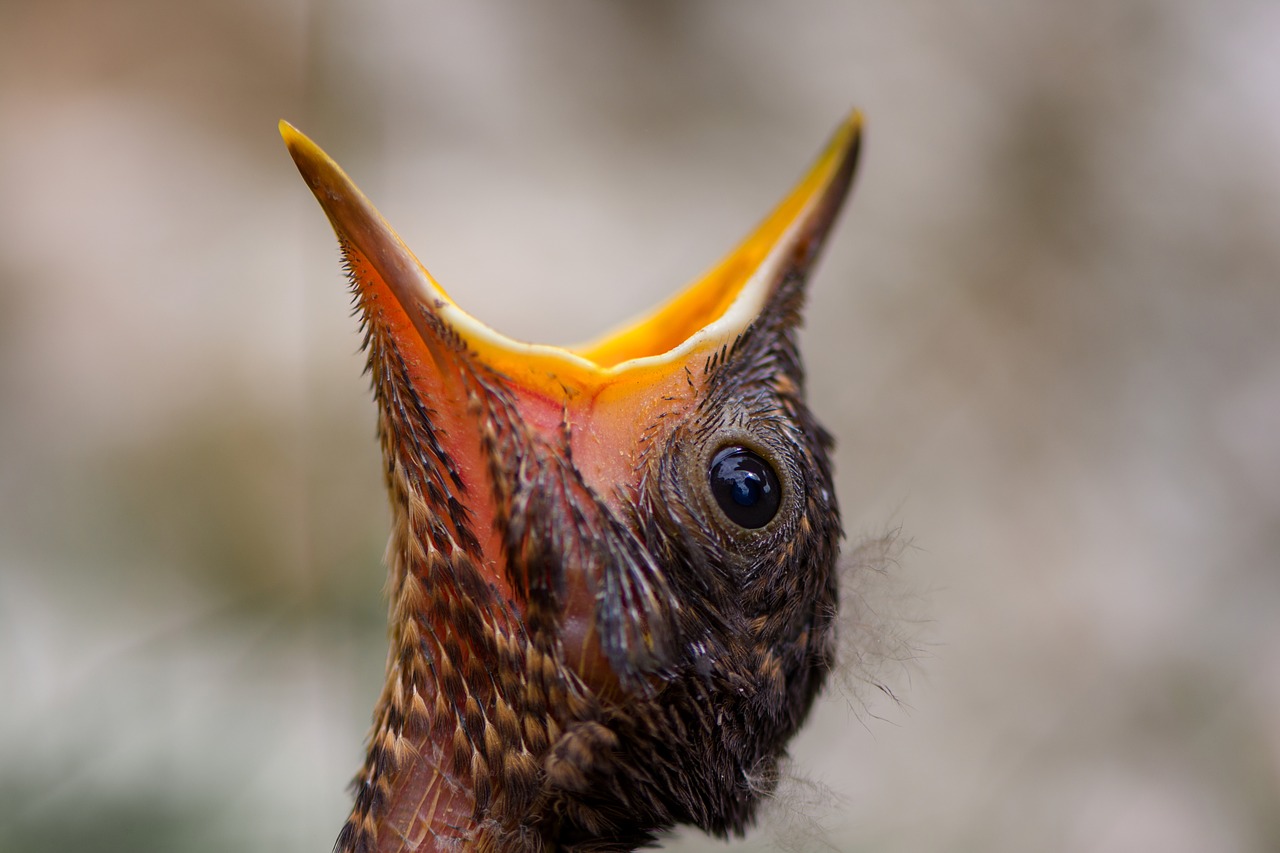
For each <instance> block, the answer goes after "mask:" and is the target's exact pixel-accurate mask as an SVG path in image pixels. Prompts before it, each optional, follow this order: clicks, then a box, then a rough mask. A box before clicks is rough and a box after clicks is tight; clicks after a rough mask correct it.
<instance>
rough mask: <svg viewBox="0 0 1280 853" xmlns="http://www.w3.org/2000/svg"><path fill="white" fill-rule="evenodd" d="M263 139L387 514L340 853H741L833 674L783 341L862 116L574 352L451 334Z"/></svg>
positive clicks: (349, 211)
mask: <svg viewBox="0 0 1280 853" xmlns="http://www.w3.org/2000/svg"><path fill="white" fill-rule="evenodd" d="M282 132H283V134H284V136H285V140H286V142H287V144H288V145H289V148H290V151H291V153H292V154H293V156H294V159H295V161H296V162H297V163H298V166H299V168H300V170H301V171H302V173H303V176H304V177H305V178H306V179H307V181H308V183H309V184H310V186H311V188H312V190H313V191H314V192H315V194H316V197H317V198H318V199H319V200H320V202H321V204H322V205H323V206H324V208H325V210H326V212H327V213H328V215H329V217H330V220H331V221H332V222H333V225H334V228H335V230H336V231H337V234H338V238H339V241H340V243H341V246H342V250H343V255H344V258H345V260H346V264H347V267H348V272H349V273H350V276H351V281H352V288H353V292H354V294H355V300H356V304H357V306H358V308H359V313H360V316H361V318H362V323H363V327H364V331H365V347H366V351H367V353H368V359H369V361H368V364H369V372H370V375H371V377H372V384H373V390H374V398H375V400H376V403H377V409H378V435H379V437H380V440H381V443H382V449H383V459H384V462H385V474H386V480H387V484H388V488H389V493H390V501H391V509H392V518H393V527H392V534H391V541H390V544H389V545H388V549H387V560H388V564H389V568H390V572H391V582H390V599H391V612H390V654H389V657H388V665H387V682H386V686H385V688H384V690H383V692H382V695H381V697H380V698H379V700H378V705H377V709H376V711H375V717H374V728H373V731H372V734H371V735H370V739H369V746H368V754H367V758H366V761H365V765H364V768H363V769H362V770H361V772H360V774H359V776H358V777H357V779H356V803H355V807H354V809H353V811H352V814H351V817H350V818H349V820H348V821H347V823H346V825H345V826H344V828H343V829H342V832H341V835H340V836H339V838H338V841H337V844H336V849H337V850H339V851H342V853H355V851H375V850H376V851H410V850H457V849H473V848H474V849H477V850H485V851H504V853H505V851H550V850H575V851H589V850H592V851H596V850H598V851H612V850H630V849H633V848H635V847H637V846H639V845H642V844H645V843H646V842H649V841H652V840H653V838H654V836H655V833H657V832H660V831H662V830H664V829H667V828H670V827H672V826H674V825H676V824H680V823H690V824H694V825H696V826H699V827H701V828H702V829H704V830H706V831H708V832H711V833H713V834H716V835H720V836H726V835H730V834H733V833H738V832H741V831H742V830H744V828H745V827H747V826H748V825H749V824H750V822H751V820H752V818H753V816H754V814H755V811H756V807H757V805H758V803H759V801H760V799H761V797H762V796H763V795H765V794H767V793H768V792H770V791H771V790H772V789H773V787H774V784H775V781H776V773H777V764H778V760H779V758H780V757H781V756H782V754H783V753H784V751H785V747H786V743H787V741H788V740H789V738H790V737H791V736H792V735H793V734H794V733H795V732H796V730H797V729H798V728H799V726H800V725H801V723H802V722H803V721H804V718H805V716H806V714H807V713H808V711H809V708H810V706H811V704H812V702H813V699H814V697H815V696H816V695H817V693H818V691H819V689H820V688H821V686H822V684H823V681H824V679H825V677H826V675H827V672H828V670H829V669H830V667H831V665H832V656H833V648H834V618H835V612H836V602H837V589H836V576H835V570H834V567H835V561H836V557H837V551H838V543H839V539H840V525H839V512H838V510H837V506H836V500H835V495H834V489H833V484H832V476H831V465H830V461H829V456H828V454H829V451H830V447H831V439H830V437H829V436H828V435H827V433H826V432H825V431H824V430H823V429H822V428H821V427H820V426H819V425H818V424H817V422H816V421H815V420H814V418H813V415H812V414H811V413H810V411H809V409H808V407H807V406H806V404H805V400H804V371H803V368H802V366H801V361H800V356H799V351H798V349H797V344H796V327H797V325H798V323H799V319H800V309H801V305H802V302H803V298H804V286H805V278H806V275H807V273H808V271H809V269H810V267H811V265H812V262H813V260H814V257H815V255H816V254H817V252H818V249H819V248H820V245H821V243H822V241H823V238H824V237H825V235H826V234H827V232H828V230H829V228H830V226H831V224H832V221H833V220H834V218H835V215H836V212H837V210H838V208H839V205H840V203H841V201H842V200H843V198H844V195H845V193H846V191H847V188H848V185H849V181H850V179H851V176H852V173H853V168H854V163H855V159H856V152H857V142H858V133H859V130H858V119H857V117H856V116H854V117H851V118H850V120H849V121H848V122H847V123H846V124H845V125H844V126H843V127H842V128H841V129H840V131H839V132H838V133H837V135H836V137H835V139H834V140H833V142H832V144H831V147H830V148H829V149H828V151H827V152H826V154H825V155H824V156H823V157H822V158H821V159H820V160H819V161H818V163H817V165H816V166H815V167H814V169H813V171H812V172H811V173H810V175H809V176H808V177H807V178H806V179H805V181H803V182H802V183H801V184H800V185H799V186H798V187H797V189H796V190H795V191H794V192H793V193H792V195H791V196H790V197H789V198H788V199H787V200H785V201H784V202H783V204H782V205H781V206H780V207H779V208H778V210H777V211H775V213H774V214H773V216H771V217H770V218H769V219H768V220H766V221H765V223H764V224H763V225H762V226H761V227H760V229H759V230H758V231H757V232H756V233H755V234H754V235H753V236H752V237H751V238H749V239H748V240H747V241H746V242H745V243H744V244H743V245H742V246H741V247H740V248H739V249H738V250H737V251H736V252H735V253H734V254H732V255H731V256H730V257H729V259H727V261H726V263H725V264H723V265H722V266H721V267H720V268H718V269H717V270H716V271H714V272H713V273H712V274H711V275H710V276H708V278H707V279H704V280H703V281H702V282H699V283H698V284H696V285H695V286H694V287H693V288H691V289H690V290H689V291H687V292H686V293H685V294H683V295H682V296H679V297H677V298H676V299H675V300H673V301H672V302H671V303H669V304H668V305H667V306H666V307H664V308H663V309H660V310H659V311H658V312H656V313H655V314H654V315H653V316H651V317H650V318H647V319H645V320H642V321H640V322H639V323H637V324H636V325H635V326H633V327H631V328H630V329H628V330H626V331H624V332H622V333H620V334H619V335H616V336H614V337H611V338H608V339H606V340H604V341H601V342H600V343H598V344H596V345H594V346H592V347H587V348H585V349H583V350H579V351H577V352H575V353H569V352H568V351H565V350H559V349H556V348H551V347H533V346H530V345H525V344H518V343H516V342H513V341H510V340H508V339H506V338H503V337H502V336H500V335H498V334H497V333H494V332H492V331H491V330H488V329H486V328H484V327H483V326H481V325H480V324H479V323H476V322H475V321H474V320H472V319H471V318H469V317H467V316H466V315H465V314H463V313H462V312H461V311H460V310H459V309H457V307H456V306H455V305H453V303H452V301H451V300H450V299H449V298H448V296H447V295H445V293H444V291H443V290H440V289H439V287H438V285H436V284H435V283H434V281H432V280H431V279H430V277H429V275H427V273H426V272H425V270H423V269H422V268H421V266H420V265H418V264H417V261H416V260H415V259H414V258H413V256H412V255H411V254H410V253H409V252H408V250H407V249H405V247H404V246H403V244H402V243H400V242H399V240H398V238H396V237H395V234H394V232H392V231H391V230H390V228H389V227H387V226H386V224H385V223H384V222H383V221H382V220H381V218H380V217H378V215H377V212H376V211H375V210H374V209H373V207H372V205H370V204H369V203H368V201H367V200H366V199H365V198H364V197H363V196H362V195H361V194H360V193H359V190H357V189H356V188H355V187H354V185H353V184H351V183H350V181H349V180H348V179H347V178H346V176H345V175H344V174H343V173H342V172H341V170H340V169H338V168H337V166H336V165H334V164H333V162H332V161H331V160H329V159H328V158H327V157H326V156H325V155H324V154H323V152H321V151H320V150H319V149H318V148H316V147H315V146H314V145H313V144H312V143H310V141H309V140H307V139H306V138H305V137H303V136H302V135H301V134H298V133H297V132H296V131H294V130H293V129H292V128H289V127H288V126H287V125H282Z"/></svg>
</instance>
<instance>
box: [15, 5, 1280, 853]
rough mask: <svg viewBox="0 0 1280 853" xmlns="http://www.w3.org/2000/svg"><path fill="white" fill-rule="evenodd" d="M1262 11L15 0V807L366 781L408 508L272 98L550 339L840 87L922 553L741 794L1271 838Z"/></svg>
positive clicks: (840, 370) (845, 341)
mask: <svg viewBox="0 0 1280 853" xmlns="http://www.w3.org/2000/svg"><path fill="white" fill-rule="evenodd" d="M1277 45H1280V6H1277V4H1275V3H1273V2H1266V0H1224V2H1218V3H1213V4H1209V3H1194V2H1173V0H1121V1H1120V2H1112V1H1111V0H1083V2H1077V3H1070V4H1068V3H1049V2H1040V3H1032V2H1017V0H988V2H977V0H961V2H953V3H943V2H918V3H903V2H891V0H868V2H861V3H836V2H827V3H822V2H790V3H785V4H784V3H773V4H763V3H745V2H730V0H721V2H706V3H702V2H700V3H692V2H686V3H681V2H674V0H670V2H648V3H623V2H604V0H591V2H588V0H580V2H524V3H506V4H504V3H498V2H491V1H490V0H485V1H484V2H474V0H472V2H468V3H453V4H445V3H437V2H423V0H415V2H408V0H383V2H375V3H366V4H360V5H358V4H355V3H352V4H339V3H337V2H334V0H328V2H314V3H306V2H301V0H293V2H275V3H258V2H249V0H233V2H212V0H197V2H186V3H173V2H170V0H119V2H112V3H103V2H96V0H80V1H79V2H70V1H69V0H43V2H39V3H36V2H13V0H8V2H0V195H2V197H3V200H2V201H0V411H2V415H0V452H2V453H3V456H2V457H0V461H2V464H0V849H3V850H5V851H24V852H25V851H69V850H111V851H115V850H120V851H174V850H182V851H223V850H241V851H259V850H260V851H267V850H271V851H294V850H296V851H316V850H326V849H328V848H329V845H330V844H331V843H332V839H333V837H334V834H335V833H336V830H337V828H338V826H339V825H340V822H341V820H342V817H343V816H344V814H345V811H346V808H347V804H348V797H347V794H346V793H345V791H344V785H345V783H346V781H347V779H348V777H349V776H350V774H351V773H353V772H354V770H355V768H356V767H357V765H358V762H359V758H360V750H361V747H360V741H361V738H362V736H363V733H364V729H365V726H366V722H367V720H368V714H369V710H370V707H371V705H372V701H373V698H374V695H375V693H376V690H377V686H378V684H379V681H380V677H381V668H382V663H383V655H384V653H385V647H384V642H385V641H384V634H383V631H384V614H383V604H382V601H381V599H380V597H379V591H380V587H381V584H382V582H383V572H384V570H383V568H382V566H381V564H380V558H381V551H382V544H383V542H384V538H385V525H386V509H385V500H384V497H383V495H382V492H381V483H380V481H379V468H378V463H377V458H376V449H375V445H374V441H373V412H372V407H371V406H370V404H369V402H368V400H367V390H366V383H365V380H364V379H363V378H361V377H360V368H361V360H360V357H359V354H358V352H357V349H358V338H357V335H356V332H355V323H354V321H353V320H352V319H351V318H350V317H349V316H348V305H347V296H346V293H345V290H344V287H343V282H342V280H341V277H340V275H339V272H338V265H337V254H336V250H335V247H334V245H333V240H332V237H331V234H330V233H329V230H328V226H327V224H326V222H325V220H324V218H323V216H322V215H321V212H320V210H319V209H318V208H317V206H316V205H315V202H314V201H313V200H312V199H311V197H310V195H309V193H307V191H306V189H305V187H304V186H303V184H302V182H301V181H300V180H299V179H298V177H297V175H296V173H295V171H294V169H293V166H292V164H291V163H290V162H289V159H288V157H287V156H286V154H285V151H284V149H283V146H282V145H281V144H280V141H279V139H278V137H277V135H276V130H275V122H276V120H277V119H278V118H280V117H286V118H288V119H290V120H292V121H294V122H295V123H296V124H298V125H299V126H300V127H301V128H303V129H304V130H305V131H306V132H308V133H309V134H311V135H312V136H314V137H315V138H316V139H317V140H318V141H319V142H320V143H321V144H322V145H323V146H325V147H326V148H327V149H328V150H329V151H330V152H331V153H333V154H334V155H335V156H336V157H337V158H338V159H339V160H340V161H341V162H342V163H343V164H344V166H345V167H346V168H347V170H348V171H350V172H351V173H352V174H353V175H354V176H355V178H356V179H357V180H358V181H359V183H360V184H361V185H362V186H363V187H364V189H365V190H366V191H367V192H369V193H370V194H371V195H372V196H373V197H374V199H375V200H376V201H377V202H378V203H379V205H380V206H381V208H382V210H383V211H384V213H386V214H387V215H388V217H389V218H390V220H391V221H392V222H393V223H394V224H395V226H396V227H397V228H398V229H399V230H400V231H401V233H402V234H403V235H404V236H405V238H406V240H407V241H408V243H409V244H410V245H411V246H412V247H413V248H414V249H415V250H416V251H417V253H418V254H419V255H420V256H421V257H422V258H423V260H424V261H425V263H426V264H427V265H428V267H429V268H431V269H432V271H433V272H434V273H435V274H436V276H437V277H438V278H439V279H440V280H441V281H442V282H443V283H444V284H445V286H446V287H448V288H449V289H450V291H451V292H452V293H453V294H454V296H455V297H456V298H457V299H458V301H459V302H460V303H461V304H462V305H463V306H464V307H466V308H468V309H469V310H471V311H473V312H474V313H475V314H476V315H478V316H479V317H480V318H482V319H484V320H486V321H488V322H490V323H491V324H492V325H494V326H495V327H497V328H499V329H501V330H503V331H505V332H508V333H510V334H512V335H515V336H518V337H526V338H532V339H536V340H540V341H555V342H570V341H573V340H577V339H581V338H585V337H588V336H591V335H593V334H594V333H596V332H597V331H599V330H601V329H603V328H605V327H607V326H609V325H611V324H613V323H616V322H617V321H619V320H621V319H623V318H624V317H626V316H627V315H629V314H631V313H632V312H634V311H637V310H640V309H642V308H645V307H647V306H649V305H651V304H653V303H655V302H656V301H657V300H659V299H660V298H662V297H663V296H665V295H667V294H668V293H670V292H671V291H673V290H674V289H675V288H677V287H678V286H679V285H680V284H682V283H683V282H684V281H686V280H688V279H690V278H692V277H694V276H695V275H697V274H698V273H699V272H700V271H701V270H702V269H703V268H705V267H706V266H708V265H709V264H710V263H712V262H713V261H714V260H716V259H717V258H718V257H719V255H720V253H721V252H723V251H725V250H727V249H728V248H729V247H730V246H731V245H732V244H733V243H734V242H735V241H736V240H737V239H738V238H739V237H740V236H742V235H743V234H745V233H746V231H747V230H748V229H749V228H750V227H751V226H752V225H753V224H754V222H755V221H756V220H757V219H758V218H759V217H760V216H761V215H763V213H764V212H765V211H766V210H767V209H768V208H769V206H770V205H771V204H772V203H773V202H774V201H775V200H776V199H777V198H779V197H780V196H781V194H782V193H783V192H784V191H785V190H786V189H787V188H788V187H789V186H790V184H791V182H792V180H794V179H795V178H796V177H798V176H799V174H800V173H801V172H802V170H803V168H804V167H805V166H806V165H807V163H808V162H809V159H810V158H811V157H812V155H813V154H814V153H816V151H817V150H818V148H819V147H820V145H821V144H822V142H823V140H824V139H825V138H826V136H827V134H828V133H829V132H830V130H831V129H832V127H833V126H834V125H835V123H836V122H837V121H838V119H839V118H840V117H841V116H842V115H843V114H844V113H845V112H846V110H847V109H848V108H849V107H851V106H855V105H856V106H859V107H861V108H862V109H863V110H864V111H865V113H866V116H867V121H868V137H867V146H866V149H865V158H864V160H863V169H862V173H861V175H860V177H859V179H858V184H857V188H856V191H855V194H854V197H853V199H852V204H851V206H850V207H849V208H848V210H847V212H846V215H845V216H844V218H843V220H842V221H841V223H840V226H839V228H838V231H837V232H836V234H835V236H834V239H833V242H832V245H831V246H830V249H829V252H828V254H827V256H826V258H825V261H824V263H823V265H822V267H821V269H820V271H819V273H818V275H817V277H816V280H815V283H814V287H813V293H812V301H811V304H810V311H809V322H808V327H807V331H806V333H805V338H804V346H805V350H806V353H807V359H808V363H809V367H810V372H811V394H812V397H813V402H814V405H815V407H816V408H817V410H818V411H819V413H820V414H821V415H822V417H823V418H824V419H825V421H826V422H827V424H828V425H829V426H830V427H831V428H832V429H833V431H834V432H835V433H836V434H837V436H838V437H839V440H840V449H839V457H838V464H839V475H840V488H841V495H842V498H843V503H844V507H845V513H846V519H847V528H848V531H849V534H850V545H851V550H852V546H853V545H854V544H855V543H856V542H857V541H859V540H861V539H863V538H865V537H876V536H879V535H880V534H883V533H884V532H885V531H888V530H894V529H900V530H901V533H900V535H899V538H898V546H897V548H896V550H895V551H894V552H893V553H895V554H896V560H895V561H894V562H895V565H896V568H894V569H893V571H891V572H890V573H889V575H888V583H881V582H879V578H880V576H879V575H877V574H875V573H871V572H866V571H865V570H864V571H862V572H861V573H859V572H858V571H853V572H852V573H851V577H852V583H853V584H856V591H857V592H858V593H859V595H858V597H857V598H856V599H855V601H856V603H857V604H858V608H857V611H856V612H855V611H854V610H850V616H851V617H857V616H858V615H859V614H861V615H863V616H865V617H866V619H865V620H863V619H858V618H851V619H850V624H849V625H848V627H847V629H846V638H848V639H850V640H851V641H853V644H854V645H855V647H856V648H857V649H859V650H861V651H862V652H864V653H865V654H864V655H863V657H864V658H865V660H864V662H863V663H862V664H857V663H856V661H853V660H852V657H851V663H850V664H849V665H848V667H847V668H846V671H845V678H844V679H843V683H844V685H845V686H844V688H843V689H834V690H832V691H830V692H829V694H828V696H827V698H826V700H825V701H824V703H823V705H822V706H821V708H820V710H819V712H818V713H817V714H816V717H815V719H814V721H813V724H812V725H811V726H810V727H809V728H808V729H807V730H806V731H805V733H804V734H803V736H802V737H801V738H800V739H799V740H798V741H797V743H796V745H795V750H794V753H795V762H794V766H793V771H794V778H793V779H791V780H790V781H789V782H788V783H787V785H786V791H785V792H784V796H783V797H782V798H781V800H780V801H779V802H778V804H777V805H776V806H775V807H774V808H773V809H772V813H771V815H770V817H769V819H768V820H767V821H766V822H765V824H764V825H763V826H762V828H761V829H760V830H759V831H758V832H757V833H755V834H754V835H753V836H752V838H751V839H750V840H749V841H748V842H747V846H749V847H750V848H752V849H772V848H776V847H777V846H779V845H780V844H781V845H784V846H790V847H798V848H800V849H804V850H822V849H835V850H841V851H856V850H867V851H941V850H946V851H983V853H992V851H1029V850H1035V851H1041V850H1043V851H1090V853H1093V852H1094V851H1102V853H1109V851H1116V852H1117V853H1119V851H1151V850H1160V851H1163V853H1181V851H1187V853H1190V852H1191V851H1215V852H1218V851H1272V850H1276V849H1280V796H1278V794H1280V619H1277V617H1276V612H1277V609H1278V605H1280V565H1278V563H1280V560H1278V556H1280V524H1278V523H1277V522H1278V521H1280V240H1278V239H1277V235H1278V234H1280V168H1277V163H1278V162H1280V49H1278V48H1277ZM870 580H874V581H876V582H875V583H864V581H870ZM863 592H865V593H866V595H865V596H863V595H862V593H863ZM875 678H879V679H881V680H882V681H883V682H884V683H885V684H887V685H888V686H890V687H891V688H892V690H893V692H894V693H895V694H896V695H897V696H898V697H899V701H898V702H894V701H892V700H890V699H888V698H887V697H885V696H884V694H882V693H881V692H880V691H878V690H877V689H875V688H874V687H872V686H867V684H866V683H865V682H866V681H867V680H869V679H875ZM719 846H720V845H719V844H718V843H715V842H710V841H708V840H706V839H704V838H702V837H700V836H698V835H696V834H682V835H681V836H680V837H679V840H678V841H677V842H676V843H675V844H673V847H676V848H678V849H680V850H706V849H718V848H719Z"/></svg>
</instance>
